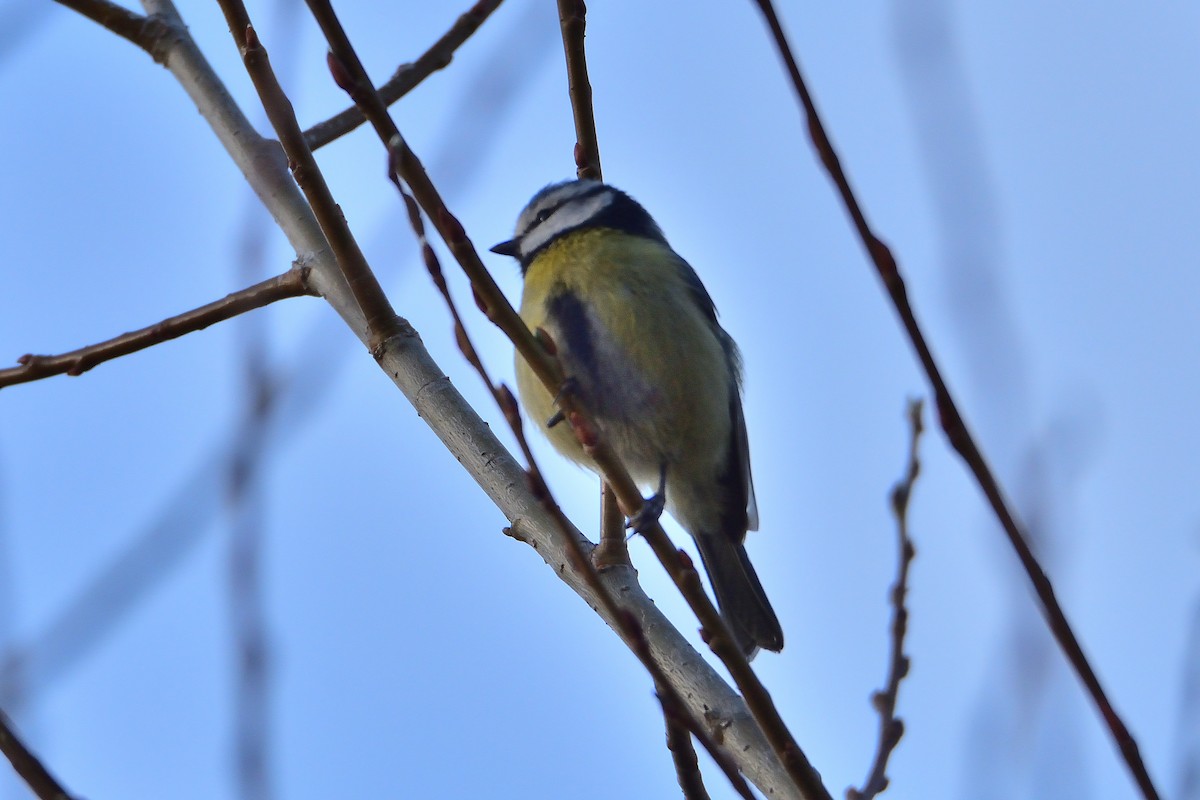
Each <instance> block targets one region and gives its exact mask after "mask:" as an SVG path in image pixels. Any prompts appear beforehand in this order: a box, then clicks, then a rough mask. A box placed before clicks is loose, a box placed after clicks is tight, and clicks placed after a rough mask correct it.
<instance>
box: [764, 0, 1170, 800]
mask: <svg viewBox="0 0 1200 800" xmlns="http://www.w3.org/2000/svg"><path fill="white" fill-rule="evenodd" d="M755 2H756V3H757V5H758V7H759V9H760V10H761V11H762V13H763V16H764V17H766V21H767V25H768V27H770V29H771V34H772V37H773V39H774V41H775V45H776V47H777V48H778V50H779V54H780V56H781V57H782V58H783V60H784V62H785V63H786V65H787V69H788V73H789V74H790V76H791V79H792V85H793V87H794V88H795V91H796V94H797V96H798V97H799V99H800V102H801V105H802V106H803V108H804V112H805V116H806V118H807V120H808V133H809V136H810V138H811V139H812V143H813V147H815V148H816V150H817V154H818V155H819V156H820V158H821V163H822V164H824V165H825V169H826V171H828V173H829V176H830V178H831V179H832V180H833V183H834V185H835V186H836V187H837V190H838V194H839V195H840V196H841V198H842V202H843V204H844V205H845V206H846V210H847V212H848V213H849V214H850V218H851V220H853V222H854V228H855V230H856V231H858V235H859V238H860V239H861V240H862V243H863V246H864V248H865V249H866V251H867V254H868V255H869V256H870V258H871V261H872V263H873V264H874V265H875V270H876V272H878V274H879V277H880V279H881V280H882V281H883V285H884V287H885V288H886V289H887V292H888V296H889V297H890V298H891V300H892V305H893V306H895V308H896V313H897V314H898V315H899V316H900V321H901V323H902V324H903V325H904V330H905V332H906V333H907V335H908V338H909V341H910V342H911V344H912V346H913V349H914V350H916V354H917V358H918V360H919V361H920V362H921V366H922V368H923V369H924V370H925V375H926V377H927V378H928V379H929V382H930V384H931V386H932V388H933V393H934V400H935V402H936V403H937V409H938V419H939V420H940V422H941V426H942V430H943V432H945V434H946V438H947V439H949V441H950V445H951V446H952V447H953V448H954V450H955V451H956V452H957V453H958V454H959V456H960V457H961V458H962V459H963V461H964V462H965V463H966V465H967V468H968V469H969V470H970V472H971V474H972V475H973V476H974V477H975V481H976V482H977V483H978V484H979V487H980V489H982V490H983V493H984V495H985V496H986V497H987V499H988V503H989V504H990V505H991V507H992V510H993V512H995V514H996V517H997V519H999V521H1000V525H1001V526H1002V527H1003V528H1004V532H1005V534H1006V535H1007V536H1008V540H1009V543H1010V544H1011V545H1012V547H1013V549H1014V550H1015V551H1016V554H1017V558H1018V559H1019V560H1020V562H1021V566H1022V567H1023V568H1024V570H1025V573H1026V574H1027V575H1028V576H1029V580H1030V582H1031V583H1032V584H1033V589H1034V592H1035V594H1036V595H1037V598H1038V601H1039V603H1040V604H1041V608H1042V615H1043V616H1044V617H1045V619H1046V623H1047V625H1048V626H1049V628H1050V632H1051V633H1052V634H1053V635H1054V638H1055V640H1056V641H1057V642H1058V645H1059V647H1060V648H1061V649H1062V651H1063V653H1064V655H1066V657H1067V661H1068V662H1070V664H1071V666H1072V667H1073V668H1074V669H1075V672H1076V674H1078V676H1079V678H1080V680H1081V681H1082V682H1083V685H1084V687H1085V688H1086V689H1087V692H1088V694H1089V695H1090V696H1091V698H1092V701H1093V702H1094V703H1095V704H1096V708H1097V709H1098V710H1099V712H1100V717H1101V719H1102V720H1103V721H1104V724H1105V725H1106V726H1107V728H1108V730H1109V733H1110V734H1111V735H1112V738H1113V741H1114V742H1115V743H1116V745H1117V748H1118V749H1119V750H1120V752H1121V755H1122V756H1123V757H1124V759H1125V763H1126V765H1127V766H1128V768H1129V771H1130V773H1131V774H1132V776H1133V779H1134V781H1135V782H1136V783H1137V785H1138V788H1139V789H1140V790H1141V792H1142V796H1143V797H1144V798H1145V800H1158V797H1159V794H1158V790H1157V789H1156V788H1155V787H1154V782H1153V781H1152V780H1151V779H1150V773H1149V772H1148V771H1147V769H1146V765H1145V763H1144V762H1143V761H1142V757H1141V754H1140V752H1139V751H1138V745H1137V741H1136V740H1135V739H1134V738H1133V734H1131V733H1130V731H1129V729H1128V727H1126V725H1125V723H1124V722H1123V721H1122V720H1121V717H1120V716H1119V715H1118V714H1117V712H1116V710H1115V709H1114V708H1113V706H1112V703H1111V702H1110V701H1109V699H1108V695H1107V694H1105V692H1104V689H1103V687H1102V686H1101V685H1100V679H1099V678H1098V677H1097V676H1096V673H1095V670H1093V669H1092V666H1091V664H1090V663H1089V662H1088V659H1087V656H1086V655H1085V654H1084V652H1083V647H1082V646H1081V645H1080V643H1079V639H1078V638H1077V637H1076V636H1075V632H1074V631H1073V630H1072V628H1071V625H1070V623H1068V622H1067V618H1066V615H1065V614H1064V613H1063V610H1062V607H1061V606H1060V605H1059V603H1058V599H1057V598H1056V597H1055V594H1054V586H1053V584H1051V582H1050V579H1049V577H1047V576H1046V573H1045V571H1043V570H1042V567H1041V565H1040V564H1039V563H1038V560H1037V557H1036V556H1034V554H1033V551H1032V550H1031V549H1030V547H1029V542H1028V537H1027V536H1026V534H1025V531H1024V529H1023V526H1022V525H1021V523H1020V522H1019V521H1018V520H1017V517H1016V513H1015V512H1014V511H1013V510H1012V509H1011V508H1010V507H1009V503H1008V501H1007V500H1006V499H1005V493H1004V489H1003V487H1001V485H1000V482H999V481H998V480H997V479H996V476H995V475H994V474H993V473H992V470H991V467H990V466H989V465H988V463H987V459H986V458H984V455H983V452H982V450H980V448H979V445H978V444H977V443H976V442H975V439H974V437H973V436H972V435H971V432H970V431H969V430H968V428H967V423H966V420H965V419H964V418H963V416H962V413H961V412H960V411H959V409H958V405H957V403H956V402H955V401H954V397H953V395H951V394H950V389H949V388H948V387H947V385H946V381H945V379H944V378H943V377H942V372H941V368H940V367H939V366H938V364H937V361H936V360H935V359H934V357H933V353H932V351H931V350H930V349H929V344H928V342H927V341H926V339H925V334H924V333H923V332H922V330H921V327H920V325H919V324H918V323H917V318H916V314H915V312H914V311H913V308H912V306H911V304H910V303H909V301H908V290H907V288H906V287H905V284H904V278H903V277H902V276H901V275H900V268H899V266H898V264H897V263H896V259H895V256H893V255H892V252H891V250H890V249H889V248H888V246H887V245H886V244H884V243H883V241H882V240H881V239H880V238H879V237H878V236H876V235H875V233H874V231H872V230H871V227H870V225H869V224H868V222H867V219H866V215H865V214H864V212H863V210H862V207H861V206H860V205H859V202H858V199H857V197H856V196H855V194H854V191H853V189H851V188H850V181H849V179H848V178H847V177H846V173H845V171H844V170H843V169H842V165H841V162H840V161H839V159H838V156H837V153H836V152H835V151H834V149H833V144H832V143H831V142H830V140H829V136H828V134H827V133H826V132H825V126H824V124H823V123H822V122H821V118H820V116H819V115H818V113H817V109H816V105H815V103H814V102H813V99H812V96H811V95H810V94H809V91H808V87H807V86H806V85H805V83H804V78H803V77H802V76H801V74H800V67H799V66H798V65H797V62H796V59H795V57H794V56H793V54H792V50H791V46H790V45H789V44H788V42H787V37H786V36H785V34H784V32H783V27H782V26H781V25H780V22H779V17H778V16H777V15H776V13H775V8H774V5H773V4H772V2H771V0H755Z"/></svg>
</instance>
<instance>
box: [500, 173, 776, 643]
mask: <svg viewBox="0 0 1200 800" xmlns="http://www.w3.org/2000/svg"><path fill="white" fill-rule="evenodd" d="M491 250H492V252H494V253H497V254H500V255H504V256H511V257H513V258H515V259H516V260H517V261H518V263H519V264H520V270H521V274H522V277H523V289H522V294H521V304H520V316H521V318H522V319H523V320H524V321H525V324H526V325H528V326H529V329H530V330H533V331H537V330H538V329H541V330H542V331H543V332H544V334H545V335H546V336H548V337H549V338H550V340H551V341H552V342H553V348H554V351H555V352H556V354H557V357H558V359H559V360H560V363H561V366H562V369H563V372H564V374H565V375H566V376H567V380H568V382H569V383H570V386H571V388H572V390H573V391H575V392H576V393H577V396H578V397H579V398H580V399H581V400H582V402H583V405H584V407H585V408H586V409H587V411H588V413H589V414H590V416H591V423H592V424H593V426H594V427H595V429H596V433H597V434H598V435H599V436H600V437H601V438H602V439H603V440H604V441H605V442H607V444H608V445H609V446H610V447H611V448H612V450H613V451H614V452H615V453H616V455H617V456H618V458H619V459H620V460H621V462H622V463H623V464H624V465H625V467H626V468H627V469H628V470H629V473H630V475H631V476H632V477H633V478H634V480H636V481H637V482H638V484H639V485H640V486H642V487H657V489H658V491H657V493H656V494H655V495H654V496H653V497H652V499H651V501H649V502H648V504H647V505H648V507H655V501H657V503H658V505H657V508H658V509H662V508H664V507H665V509H666V511H667V512H668V513H669V514H670V515H671V516H672V517H674V519H675V520H676V521H677V522H679V524H680V525H681V527H683V529H684V530H685V531H687V532H688V533H689V534H690V535H691V537H692V538H693V539H694V540H695V543H696V547H697V550H698V551H699V553H700V559H701V561H702V563H703V565H704V568H705V571H706V573H707V574H708V578H709V582H710V583H711V585H712V588H713V592H714V594H715V595H716V599H717V605H718V607H719V609H720V611H721V615H722V617H723V618H724V619H725V621H726V623H727V625H728V627H729V628H730V631H731V632H732V634H733V636H734V639H735V641H736V644H737V646H738V647H739V648H740V649H741V651H742V652H743V653H744V654H745V655H746V656H747V657H748V658H752V657H753V656H754V655H755V654H756V653H757V652H758V650H759V649H760V648H762V649H766V650H771V651H774V652H778V651H780V650H781V649H782V648H783V629H782V627H781V626H780V624H779V619H778V617H777V616H776V614H775V610H774V609H773V608H772V607H771V603H770V601H769V600H768V599H767V595H766V592H765V591H764V590H763V587H762V583H761V582H760V580H759V578H758V575H757V573H755V571H754V567H753V566H752V565H751V563H750V558H749V556H748V554H747V553H746V547H745V539H746V532H747V531H748V530H757V529H758V509H757V504H756V502H755V497H754V485H753V481H752V478H751V474H750V450H749V441H748V438H747V434H746V422H745V418H744V415H743V411H742V397H741V373H742V360H741V355H740V353H739V351H738V348H737V345H736V344H735V343H734V341H733V339H732V337H730V335H729V334H728V333H726V331H725V329H724V328H722V327H721V325H720V324H719V322H718V321H717V310H716V306H715V305H714V303H713V300H712V297H711V296H710V295H709V293H708V291H707V290H706V289H705V288H704V284H703V283H701V281H700V278H699V276H698V275H697V274H696V271H695V270H694V269H692V267H691V266H690V265H689V264H688V262H687V261H685V260H684V259H683V258H682V257H681V256H680V255H679V254H677V253H676V252H675V251H674V250H673V249H672V248H671V245H670V244H668V242H667V238H666V236H664V235H663V232H662V229H661V228H659V226H658V224H657V223H656V222H655V221H654V219H653V218H652V217H651V216H650V214H649V213H648V212H647V211H646V210H645V208H643V207H642V206H641V205H640V204H639V203H638V202H637V201H636V200H634V199H633V198H632V197H630V196H629V195H628V194H626V193H624V192H622V191H620V190H619V189H616V188H614V187H613V186H610V185H609V184H607V183H603V182H600V181H595V180H586V179H579V180H568V181H564V182H561V183H554V184H551V185H549V186H547V187H545V188H544V189H542V190H541V191H539V192H537V194H535V195H534V196H533V198H532V199H531V200H530V201H529V203H528V204H527V205H526V206H525V208H524V210H522V211H521V213H520V215H519V216H518V218H517V224H516V230H515V235H514V236H513V238H511V239H509V240H507V241H504V242H501V243H500V244H497V245H496V246H494V247H492V248H491ZM516 382H517V389H518V393H519V395H520V398H521V401H522V403H523V405H524V407H525V409H526V411H527V413H528V414H529V415H530V416H531V417H532V418H534V419H535V420H536V421H537V422H538V423H540V427H541V428H542V430H543V431H544V432H545V433H546V435H547V437H548V438H549V440H550V442H551V443H552V444H553V445H554V447H555V449H557V450H558V451H559V452H560V453H562V454H563V455H564V456H566V457H567V458H568V459H570V460H572V461H574V462H576V463H578V464H581V465H583V466H585V467H588V468H590V469H592V470H593V471H595V472H597V473H598V472H599V470H598V469H597V467H596V465H595V463H594V462H593V461H592V460H591V458H590V457H589V456H588V454H587V453H586V452H585V451H584V448H583V446H582V445H581V444H580V443H579V441H578V439H577V437H576V436H575V435H574V433H573V432H572V431H571V430H570V426H569V425H565V424H562V425H560V424H554V423H555V422H557V421H559V420H561V416H556V414H557V412H556V408H555V406H556V395H555V393H554V392H552V391H550V390H549V389H547V388H546V386H545V385H543V384H542V382H541V381H540V379H539V378H538V377H537V375H535V373H534V372H533V370H532V368H531V367H530V366H529V365H528V364H527V363H526V361H525V359H524V358H522V357H521V356H520V355H519V354H518V355H517V356H516Z"/></svg>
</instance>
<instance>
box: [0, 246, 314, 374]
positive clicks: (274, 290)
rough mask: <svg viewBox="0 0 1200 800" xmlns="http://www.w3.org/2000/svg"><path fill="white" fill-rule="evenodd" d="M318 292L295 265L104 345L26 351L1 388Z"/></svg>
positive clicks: (82, 367) (85, 366)
mask: <svg viewBox="0 0 1200 800" xmlns="http://www.w3.org/2000/svg"><path fill="white" fill-rule="evenodd" d="M314 294H316V293H315V292H314V291H313V290H312V289H311V288H309V286H308V269H307V268H293V269H290V270H288V271H287V272H285V273H283V274H282V275H277V276H275V277H274V278H268V279H267V280H265V281H262V282H261V283H256V284H254V285H253V286H250V287H248V288H246V289H242V290H241V291H238V292H234V293H233V294H230V295H227V296H225V297H223V298H222V299H220V300H216V301H214V302H212V303H209V304H207V305H203V306H200V307H199V308H196V309H192V310H191V311H186V312H184V313H182V314H179V315H178V316H174V317H168V318H167V319H164V320H163V321H162V322H156V323H155V324H153V325H151V326H149V327H147V328H142V329H141V330H137V331H132V332H130V333H123V334H121V335H120V336H117V337H116V338H113V339H109V340H108V341H105V342H100V343H99V344H92V345H88V346H87V347H81V348H79V349H78V350H72V351H71V352H69V353H63V354H61V355H56V356H37V355H31V354H26V355H23V356H21V357H20V358H18V359H17V363H19V364H20V365H21V366H19V367H9V368H8V369H0V388H3V387H5V386H13V385H15V384H18V383H28V382H30V381H37V380H41V379H42V378H49V377H51V376H52V375H63V374H66V375H71V376H77V375H82V374H83V373H85V372H87V371H88V370H90V369H91V368H92V367H94V366H96V365H97V364H103V363H104V362H105V361H112V360H113V359H114V358H120V357H121V356H127V355H129V354H130V353H136V352H138V351H139V350H145V349H146V348H147V347H153V346H154V345H156V344H162V343H163V342H166V341H170V340H171V339H177V338H179V337H180V336H183V335H184V334H188V333H193V332H195V331H199V330H203V329H205V328H207V327H208V326H209V325H212V324H213V323H216V322H222V321H224V320H227V319H230V318H232V317H236V316H238V315H239V314H245V313H246V312H247V311H253V310H254V309H256V308H262V307H263V306H266V305H270V304H271V303H274V302H276V301H279V300H285V299H287V298H289V297H300V296H302V295H314Z"/></svg>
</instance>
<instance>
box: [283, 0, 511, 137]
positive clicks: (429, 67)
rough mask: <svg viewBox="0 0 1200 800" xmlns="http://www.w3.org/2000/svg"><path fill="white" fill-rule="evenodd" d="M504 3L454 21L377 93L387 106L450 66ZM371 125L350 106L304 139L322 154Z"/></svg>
mask: <svg viewBox="0 0 1200 800" xmlns="http://www.w3.org/2000/svg"><path fill="white" fill-rule="evenodd" d="M501 2H502V0H479V2H477V3H476V4H475V5H473V6H471V8H470V10H469V11H467V12H466V13H464V14H463V15H462V16H460V17H459V18H458V19H457V20H455V21H454V25H452V26H451V27H450V30H448V31H446V32H445V33H444V34H443V35H442V38H440V39H438V40H437V41H436V42H434V43H433V45H432V46H430V48H429V49H428V50H426V51H425V52H424V53H422V54H421V56H420V57H419V58H418V59H417V60H416V61H413V62H411V63H409V64H401V65H400V66H399V67H397V68H396V71H395V72H394V73H392V77H390V78H388V79H387V80H386V81H384V82H383V83H382V84H380V85H379V88H378V89H376V90H375V91H376V92H377V93H378V94H379V97H380V98H381V99H382V100H383V102H384V103H386V104H387V105H389V106H390V105H391V104H392V103H395V102H396V101H397V100H399V99H400V98H401V97H404V95H406V94H408V93H409V92H411V91H412V90H413V89H415V88H417V86H419V85H420V83H421V82H422V81H424V80H425V79H426V78H428V77H429V76H430V75H432V74H433V73H434V72H437V71H438V70H441V69H445V68H446V67H448V66H450V62H451V60H453V58H454V51H456V50H457V49H458V48H459V47H461V46H462V44H463V42H465V41H467V39H469V38H471V35H472V34H473V33H475V31H477V30H479V26H480V25H482V24H483V23H484V21H485V20H486V19H487V18H488V17H489V16H490V15H491V13H492V12H493V11H495V10H496V8H497V7H498V6H499V5H500V3H501ZM366 121H367V118H366V117H365V116H363V113H362V111H361V110H359V108H358V106H350V107H349V108H347V109H346V110H345V111H342V112H341V113H339V114H335V115H334V116H332V117H330V118H329V119H327V120H325V121H324V122H318V123H317V124H315V125H313V126H312V127H310V128H309V129H308V130H306V131H305V132H304V139H305V141H307V142H308V146H309V147H310V148H311V149H313V150H320V149H321V148H322V147H324V146H325V145H327V144H329V143H330V142H332V141H334V140H336V139H339V138H340V137H342V136H345V135H346V134H347V133H350V131H352V130H354V129H355V128H357V127H358V126H360V125H362V124H363V123H364V122H366Z"/></svg>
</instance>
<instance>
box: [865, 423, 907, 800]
mask: <svg viewBox="0 0 1200 800" xmlns="http://www.w3.org/2000/svg"><path fill="white" fill-rule="evenodd" d="M923 410H924V403H922V402H921V401H920V400H912V401H910V402H909V404H908V424H909V431H910V432H911V435H910V438H909V445H908V466H907V468H906V469H905V471H904V477H903V478H901V479H900V482H899V483H897V484H896V485H895V487H893V488H892V514H893V515H894V516H895V517H896V539H897V544H898V545H899V548H898V550H899V552H898V553H897V557H896V582H895V583H894V584H892V592H891V595H892V635H891V640H892V648H891V657H890V658H889V659H888V675H887V681H886V682H885V683H884V688H883V689H882V690H881V691H878V692H875V693H874V694H873V695H872V697H871V702H872V704H873V705H874V706H875V710H876V711H878V712H879V743H878V745H877V747H876V750H875V760H874V762H873V763H872V764H871V769H870V770H869V771H868V773H867V779H866V780H865V781H863V786H862V788H861V789H850V790H849V791H847V792H846V800H871V798H873V797H875V796H876V795H878V794H880V793H881V792H883V791H884V790H886V789H887V787H888V778H887V765H888V759H889V758H891V755H892V752H893V751H894V750H895V749H896V745H898V744H900V737H902V736H903V735H904V723H903V721H901V720H900V718H899V717H897V716H896V700H897V697H898V696H899V694H900V681H902V680H904V678H905V676H906V675H908V668H909V660H908V656H906V655H905V654H904V636H905V634H906V633H907V632H908V608H907V606H906V605H905V597H906V595H907V594H908V570H909V566H910V565H911V564H912V560H913V557H914V556H915V555H916V552H917V551H916V548H915V547H914V546H913V541H912V537H911V536H909V533H908V503H909V500H911V499H912V490H913V486H915V485H916V482H917V476H918V475H920V473H921V460H920V457H919V455H918V445H920V442H921V434H922V433H923V432H924V430H925V423H924V422H923V421H922V419H921V415H922V412H923Z"/></svg>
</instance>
